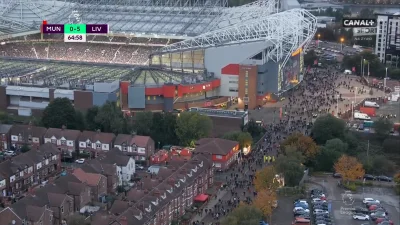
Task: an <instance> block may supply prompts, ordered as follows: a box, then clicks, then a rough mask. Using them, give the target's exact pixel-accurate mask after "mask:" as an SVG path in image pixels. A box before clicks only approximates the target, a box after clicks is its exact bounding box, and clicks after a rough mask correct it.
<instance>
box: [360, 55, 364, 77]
mask: <svg viewBox="0 0 400 225" xmlns="http://www.w3.org/2000/svg"><path fill="white" fill-rule="evenodd" d="M363 61H364V59H363V57H361V68H360V69H361V70H360V73H361V74H360V75H361V76H363V74H364V72H363V68H364V66H363Z"/></svg>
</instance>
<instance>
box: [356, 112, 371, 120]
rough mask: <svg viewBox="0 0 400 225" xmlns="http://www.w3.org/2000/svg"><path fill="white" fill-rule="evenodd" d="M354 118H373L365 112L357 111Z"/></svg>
mask: <svg viewBox="0 0 400 225" xmlns="http://www.w3.org/2000/svg"><path fill="white" fill-rule="evenodd" d="M354 119H359V120H371V117H369V116H368V115H367V114H365V113H360V112H355V113H354Z"/></svg>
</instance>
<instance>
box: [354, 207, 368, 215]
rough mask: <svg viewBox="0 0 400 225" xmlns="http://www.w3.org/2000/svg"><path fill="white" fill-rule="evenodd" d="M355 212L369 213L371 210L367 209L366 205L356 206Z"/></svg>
mask: <svg viewBox="0 0 400 225" xmlns="http://www.w3.org/2000/svg"><path fill="white" fill-rule="evenodd" d="M353 213H362V214H369V213H370V212H369V210H368V209H366V208H364V207H360V206H357V207H355V208H354V209H353Z"/></svg>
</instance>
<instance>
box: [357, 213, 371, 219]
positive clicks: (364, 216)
mask: <svg viewBox="0 0 400 225" xmlns="http://www.w3.org/2000/svg"><path fill="white" fill-rule="evenodd" d="M353 219H355V220H369V219H370V218H369V216H368V215H366V214H362V213H356V214H353Z"/></svg>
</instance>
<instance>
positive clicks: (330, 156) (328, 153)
mask: <svg viewBox="0 0 400 225" xmlns="http://www.w3.org/2000/svg"><path fill="white" fill-rule="evenodd" d="M341 155H342V153H341V152H338V151H335V150H332V149H328V148H326V147H322V148H321V151H320V152H319V153H318V155H317V157H315V162H314V168H315V170H317V171H329V172H333V165H334V164H335V162H336V161H337V160H338V159H339V158H340V156H341Z"/></svg>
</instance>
